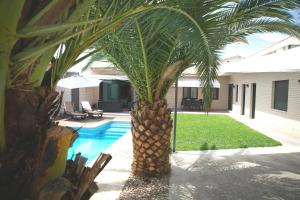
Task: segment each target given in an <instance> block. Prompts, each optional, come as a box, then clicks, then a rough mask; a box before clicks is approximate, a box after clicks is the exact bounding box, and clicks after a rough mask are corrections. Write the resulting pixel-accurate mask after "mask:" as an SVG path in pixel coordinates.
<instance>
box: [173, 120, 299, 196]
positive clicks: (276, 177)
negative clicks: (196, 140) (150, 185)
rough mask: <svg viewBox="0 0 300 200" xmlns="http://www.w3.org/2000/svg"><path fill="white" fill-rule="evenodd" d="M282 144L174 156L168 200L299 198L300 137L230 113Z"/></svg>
mask: <svg viewBox="0 0 300 200" xmlns="http://www.w3.org/2000/svg"><path fill="white" fill-rule="evenodd" d="M228 115H230V116H231V117H233V118H235V119H236V120H238V121H240V122H242V123H244V124H246V125H247V126H249V127H251V128H253V129H255V130H257V131H259V132H261V133H264V134H265V135H267V136H269V137H271V138H273V139H275V140H278V141H280V142H281V143H282V146H278V147H263V148H247V149H228V150H212V151H189V152H177V153H175V154H172V155H171V157H172V174H171V178H170V191H169V199H172V200H173V199H174V200H176V199H200V200H202V199H203V200H227V199H228V200H235V199H241V200H244V199H245V200H256V199H266V200H271V199H272V200H275V199H276V200H294V199H295V200H296V199H300V153H299V152H300V137H299V135H292V134H287V133H282V132H280V131H278V130H273V129H272V128H270V127H269V128H266V127H264V126H263V123H259V122H256V121H255V120H250V119H245V118H242V117H240V116H238V115H232V114H228Z"/></svg>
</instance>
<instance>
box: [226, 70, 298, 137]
mask: <svg viewBox="0 0 300 200" xmlns="http://www.w3.org/2000/svg"><path fill="white" fill-rule="evenodd" d="M279 80H289V91H288V109H287V111H286V112H285V111H279V110H275V109H273V108H272V106H273V81H279ZM299 80H300V72H293V73H290V72H278V73H251V74H235V75H232V76H231V77H230V80H229V82H230V83H232V84H234V86H235V87H234V88H233V110H232V112H234V113H236V114H241V108H242V106H241V105H242V84H249V87H246V97H245V116H244V117H247V118H250V116H251V115H250V114H251V109H252V108H251V104H252V101H251V99H252V94H251V90H252V85H251V84H252V83H256V112H255V120H258V121H261V122H263V123H264V124H265V125H269V126H270V127H272V128H275V129H278V130H284V131H285V132H291V133H295V132H299V134H300V83H299ZM236 85H239V89H238V90H239V92H238V101H237V102H236V101H235V99H236Z"/></svg>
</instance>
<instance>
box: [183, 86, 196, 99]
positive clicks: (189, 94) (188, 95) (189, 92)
mask: <svg viewBox="0 0 300 200" xmlns="http://www.w3.org/2000/svg"><path fill="white" fill-rule="evenodd" d="M183 98H185V99H197V98H198V88H195V87H193V88H190V87H184V88H183Z"/></svg>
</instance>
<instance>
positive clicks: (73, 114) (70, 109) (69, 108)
mask: <svg viewBox="0 0 300 200" xmlns="http://www.w3.org/2000/svg"><path fill="white" fill-rule="evenodd" d="M64 110H65V115H67V116H70V117H71V118H72V119H85V118H86V117H87V114H86V113H79V112H75V111H74V108H73V105H72V103H71V102H70V101H66V102H64Z"/></svg>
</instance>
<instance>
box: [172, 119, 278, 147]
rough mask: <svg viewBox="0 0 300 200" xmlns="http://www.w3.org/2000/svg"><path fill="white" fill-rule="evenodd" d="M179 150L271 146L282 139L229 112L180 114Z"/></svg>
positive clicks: (177, 136)
mask: <svg viewBox="0 0 300 200" xmlns="http://www.w3.org/2000/svg"><path fill="white" fill-rule="evenodd" d="M176 138H177V139H176V140H177V142H176V150H179V151H180V150H181V151H183V150H208V149H234V148H247V147H269V146H277V145H280V143H279V142H277V141H275V140H273V139H271V138H269V137H267V136H265V135H263V134H261V133H259V132H257V131H255V130H253V129H251V128H249V127H247V126H245V125H244V124H242V123H240V122H238V121H236V120H234V119H233V118H231V117H229V116H227V115H213V114H209V115H205V114H204V115H201V114H200V115H197V114H178V115H177V135H176Z"/></svg>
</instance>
